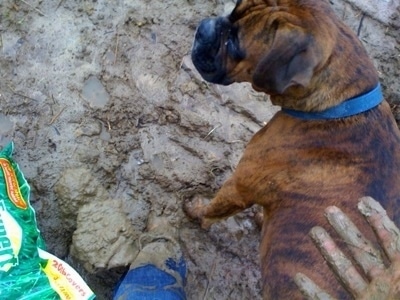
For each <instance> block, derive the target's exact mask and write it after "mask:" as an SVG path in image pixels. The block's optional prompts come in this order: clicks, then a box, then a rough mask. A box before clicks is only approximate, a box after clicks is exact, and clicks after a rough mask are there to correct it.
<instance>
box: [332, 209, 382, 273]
mask: <svg viewBox="0 0 400 300" xmlns="http://www.w3.org/2000/svg"><path fill="white" fill-rule="evenodd" d="M325 213H326V214H325V215H326V218H327V219H328V221H329V223H330V224H331V225H332V227H333V228H334V229H335V231H336V232H337V233H338V234H339V236H340V237H341V238H342V239H343V240H344V242H345V243H346V244H347V246H348V248H349V249H350V251H351V253H352V255H353V257H354V259H355V260H356V261H357V263H358V264H359V265H360V266H361V268H362V270H363V271H364V273H365V274H366V275H367V276H368V278H369V279H371V278H372V276H373V274H374V273H375V272H376V271H378V270H382V269H385V265H384V264H383V260H382V256H381V254H380V252H379V251H378V250H376V249H375V248H374V247H373V246H372V243H371V242H370V241H368V240H367V239H366V238H365V237H364V235H363V234H362V233H361V232H360V231H359V230H358V228H357V227H356V226H355V225H354V223H353V222H352V221H351V220H350V219H349V218H348V217H347V216H346V215H345V214H344V213H343V212H342V211H341V210H340V209H339V208H337V207H335V206H330V207H328V208H327V209H326V210H325Z"/></svg>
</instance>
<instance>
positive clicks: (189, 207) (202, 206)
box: [183, 196, 211, 229]
mask: <svg viewBox="0 0 400 300" xmlns="http://www.w3.org/2000/svg"><path fill="white" fill-rule="evenodd" d="M207 203H208V200H207V199H206V198H204V197H201V196H194V197H193V198H191V199H187V200H185V201H184V203H183V211H184V212H185V214H186V215H187V216H188V217H189V218H190V219H192V220H195V221H197V222H199V223H200V224H201V227H202V228H204V229H207V228H209V227H210V226H211V224H209V222H207V219H206V218H205V217H204V214H205V211H206V206H207Z"/></svg>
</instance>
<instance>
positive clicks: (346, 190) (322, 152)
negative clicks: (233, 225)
mask: <svg viewBox="0 0 400 300" xmlns="http://www.w3.org/2000/svg"><path fill="white" fill-rule="evenodd" d="M228 20H229V24H230V25H229V26H232V28H235V30H236V31H237V37H236V38H237V43H238V47H240V51H241V52H242V53H243V55H242V56H241V57H240V59H239V58H237V56H236V57H235V56H234V55H230V54H229V52H227V50H226V49H224V48H223V47H222V46H221V45H223V44H224V42H225V40H224V38H225V36H227V35H224V34H222V35H221V36H223V38H222V40H221V41H218V42H219V50H218V53H217V54H216V56H218V55H220V56H222V57H223V59H220V60H219V61H221V63H220V65H218V68H220V69H219V71H221V72H222V73H223V74H224V76H223V78H222V79H221V77H219V79H218V80H219V81H221V82H218V80H217V79H216V80H214V82H217V83H223V84H229V83H230V82H240V81H248V82H251V83H252V85H253V87H254V88H255V89H256V90H258V91H263V92H265V93H267V94H270V96H271V101H272V102H273V103H274V104H276V105H280V106H283V107H287V108H291V109H296V110H301V111H321V110H324V109H326V108H329V107H332V106H335V105H337V104H338V103H341V102H343V101H345V100H346V99H349V98H351V97H354V96H356V95H359V94H362V93H364V92H366V91H369V90H371V89H372V88H373V87H374V86H375V85H376V84H377V83H378V76H377V72H376V70H375V68H374V66H373V64H372V62H371V61H370V59H369V58H368V56H367V53H366V51H365V50H364V48H363V46H362V45H361V43H360V41H359V40H358V39H357V37H356V36H355V35H354V33H353V32H352V31H351V30H350V29H349V28H347V27H346V26H345V25H344V24H343V23H342V22H341V21H339V20H338V19H337V18H336V16H335V15H334V13H333V12H332V10H331V8H330V6H329V3H328V2H327V1H323V0H303V1H295V0H282V1H280V0H276V1H256V0H255V1H246V0H243V1H238V4H237V6H236V8H235V10H234V11H233V13H232V14H231V15H230V16H229V17H228ZM288 43H289V45H288ZM195 47H196V46H195ZM288 47H289V48H290V47H292V48H293V47H294V48H295V49H289V50H288ZM296 47H301V49H298V50H299V51H296ZM196 50H198V49H193V55H194V62H195V65H196V66H197V67H198V69H199V71H200V73H202V75H203V76H204V73H205V71H204V70H202V67H201V60H202V59H203V58H202V54H203V53H202V49H200V48H199V50H198V51H197V52H196ZM208 59H210V58H208ZM196 62H197V64H196ZM208 63H210V62H208ZM282 70H284V71H282ZM206 75H207V74H206ZM288 77H290V78H288ZM208 78H210V76H209V77H208ZM211 81H213V80H211ZM399 170H400V134H399V130H398V128H397V125H396V123H395V121H394V118H393V116H392V114H391V111H390V108H389V105H388V104H387V102H386V101H384V102H383V103H382V104H380V105H379V106H378V107H376V108H374V109H372V110H370V111H368V112H365V113H362V114H359V115H357V116H353V117H348V118H345V119H335V120H322V121H306V120H302V119H297V118H294V117H291V116H289V115H287V114H285V113H283V112H278V113H277V114H276V115H275V116H274V117H273V118H272V119H271V120H270V121H269V123H268V124H267V125H266V126H265V127H264V128H262V129H261V130H260V131H259V132H258V133H257V134H255V136H254V137H253V138H252V139H251V140H250V142H249V144H248V145H247V147H246V150H245V152H244V154H243V157H242V158H241V160H240V162H239V164H238V166H237V169H236V171H235V172H234V174H233V175H232V177H231V178H230V179H228V181H227V182H226V183H225V184H224V185H223V186H222V188H221V189H220V190H219V192H218V193H217V194H216V196H215V198H214V199H212V201H211V202H210V203H209V204H208V205H205V206H203V205H201V204H199V203H197V202H195V203H193V202H192V203H191V204H190V203H187V205H186V208H185V209H186V211H187V213H188V214H189V215H190V216H192V217H195V218H198V219H200V220H201V221H202V224H203V226H204V227H208V226H210V225H211V224H212V223H214V222H216V221H218V220H221V219H225V218H227V217H229V216H232V215H234V214H236V213H237V212H240V211H242V210H243V209H245V208H248V207H250V206H252V205H253V204H259V205H261V206H263V208H264V223H263V230H262V242H261V246H260V256H261V266H262V280H263V296H264V299H301V298H302V296H301V294H300V292H299V290H298V289H297V287H296V286H295V284H294V281H293V277H294V275H295V274H296V273H297V272H302V273H304V274H306V275H308V276H309V277H310V278H312V279H313V280H314V281H315V282H316V283H317V284H318V285H319V286H321V287H322V288H324V289H325V290H326V291H328V292H329V293H331V294H332V295H333V296H335V297H337V298H339V299H347V298H349V296H348V294H347V293H346V292H345V290H344V289H343V288H342V287H341V285H340V284H339V282H338V281H337V280H336V279H335V277H334V276H333V273H332V271H331V270H330V269H329V268H328V266H327V265H326V263H325V262H324V260H323V258H322V256H321V255H320V253H319V252H318V251H317V250H316V248H315V246H314V245H313V244H312V242H311V239H310V238H309V237H308V232H309V231H310V229H311V228H312V227H313V226H315V225H321V226H324V227H325V228H329V226H327V222H326V220H325V218H324V215H323V214H324V209H325V208H326V207H327V206H329V205H336V206H338V207H339V208H341V209H342V210H343V211H344V212H345V213H347V214H348V215H349V217H350V218H351V219H352V220H353V221H354V222H355V224H356V225H357V226H358V227H359V228H360V230H361V231H362V232H364V233H366V236H367V237H368V238H371V239H373V240H374V235H373V233H372V231H371V229H370V228H369V226H368V225H367V223H366V222H365V220H363V219H362V218H361V217H360V215H359V214H358V212H357V209H356V206H357V202H358V199H359V198H360V197H363V196H371V197H373V198H375V199H376V200H377V201H379V202H380V203H381V204H382V206H383V207H384V208H385V209H386V210H387V212H388V214H389V216H390V217H392V218H394V221H395V222H397V224H399V221H400V211H399V201H400V174H399ZM331 234H332V236H335V234H334V233H333V232H331ZM339 244H340V241H339Z"/></svg>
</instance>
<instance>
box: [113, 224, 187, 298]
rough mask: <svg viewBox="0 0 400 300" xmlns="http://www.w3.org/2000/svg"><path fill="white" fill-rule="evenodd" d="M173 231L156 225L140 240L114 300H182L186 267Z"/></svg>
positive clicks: (167, 227)
mask: <svg viewBox="0 0 400 300" xmlns="http://www.w3.org/2000/svg"><path fill="white" fill-rule="evenodd" d="M175 235H176V230H175V229H174V228H171V227H170V226H165V225H158V226H156V227H155V228H154V229H152V230H151V231H150V232H149V233H145V234H143V235H142V236H141V237H140V239H139V245H140V248H142V249H141V250H140V252H139V254H138V255H137V257H136V258H135V260H134V261H133V263H132V264H131V266H130V269H129V271H128V273H127V274H126V275H125V277H124V279H123V280H122V282H121V284H120V285H119V287H118V289H117V291H116V293H115V296H114V300H133V299H135V300H184V299H186V296H185V291H184V286H185V283H186V282H185V281H186V263H185V260H184V259H183V255H182V251H181V248H180V246H179V244H178V242H177V241H176V239H175V237H174V236H175Z"/></svg>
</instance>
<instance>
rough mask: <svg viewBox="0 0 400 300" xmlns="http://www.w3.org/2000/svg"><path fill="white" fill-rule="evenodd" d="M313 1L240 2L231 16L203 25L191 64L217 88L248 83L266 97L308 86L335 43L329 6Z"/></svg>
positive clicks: (207, 20) (208, 20) (212, 20)
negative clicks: (330, 23) (266, 94)
mask: <svg viewBox="0 0 400 300" xmlns="http://www.w3.org/2000/svg"><path fill="white" fill-rule="evenodd" d="M307 2H312V5H311V3H310V4H309V5H308V4H307ZM315 2H317V1H298V0H297V1H293V0H292V1H290V0H286V1H279V0H277V1H268V0H265V1H257V0H256V1H249V0H242V1H241V0H239V1H238V2H237V4H236V7H235V8H234V10H233V11H232V13H231V14H230V15H229V16H227V17H218V18H209V19H205V20H203V21H202V22H201V24H200V25H199V27H198V29H197V32H196V37H195V41H194V45H193V51H192V60H193V63H194V65H195V66H196V68H197V69H198V71H199V72H200V73H201V75H202V76H203V78H204V79H205V80H207V81H210V82H213V83H218V84H225V85H227V84H230V83H232V82H241V81H247V82H251V83H252V84H253V87H254V88H255V89H257V90H262V91H265V92H267V93H269V94H282V93H284V92H285V91H286V90H287V89H288V88H290V87H292V86H302V87H306V86H307V85H308V83H309V82H310V81H311V78H312V77H313V74H314V72H315V71H317V70H318V67H321V66H322V65H323V64H324V63H325V61H326V60H327V59H328V57H329V53H330V52H331V51H332V47H333V42H334V40H335V39H334V38H333V37H332V33H334V28H331V30H329V28H328V27H329V18H331V17H332V12H331V9H330V8H329V4H328V3H326V2H325V1H324V0H319V2H321V3H320V4H319V5H315ZM321 14H323V16H321ZM320 18H323V22H320V21H319V20H320ZM331 27H332V26H331Z"/></svg>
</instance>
